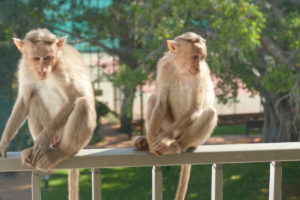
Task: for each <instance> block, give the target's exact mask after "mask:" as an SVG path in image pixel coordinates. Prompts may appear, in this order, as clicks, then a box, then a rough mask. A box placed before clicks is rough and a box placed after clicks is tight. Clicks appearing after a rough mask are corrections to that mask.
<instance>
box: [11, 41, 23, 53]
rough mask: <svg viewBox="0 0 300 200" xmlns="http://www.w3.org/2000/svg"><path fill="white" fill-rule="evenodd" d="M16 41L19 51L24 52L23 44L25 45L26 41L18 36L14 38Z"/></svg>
mask: <svg viewBox="0 0 300 200" xmlns="http://www.w3.org/2000/svg"><path fill="white" fill-rule="evenodd" d="M13 40H14V43H15V45H16V47H17V48H18V49H19V51H20V52H21V53H22V51H23V46H24V42H23V41H22V40H20V39H18V38H13Z"/></svg>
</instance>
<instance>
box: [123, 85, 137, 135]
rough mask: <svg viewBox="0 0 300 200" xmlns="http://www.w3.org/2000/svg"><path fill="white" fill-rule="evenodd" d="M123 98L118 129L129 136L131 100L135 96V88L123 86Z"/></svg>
mask: <svg viewBox="0 0 300 200" xmlns="http://www.w3.org/2000/svg"><path fill="white" fill-rule="evenodd" d="M123 94H124V99H123V102H122V108H121V127H120V131H121V132H125V133H127V134H128V137H129V138H131V134H132V127H131V122H132V109H133V101H134V97H135V88H133V89H132V88H125V89H123Z"/></svg>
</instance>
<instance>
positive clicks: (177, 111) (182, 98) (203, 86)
mask: <svg viewBox="0 0 300 200" xmlns="http://www.w3.org/2000/svg"><path fill="white" fill-rule="evenodd" d="M168 101H169V103H170V109H171V111H172V114H173V117H174V118H175V120H176V119H178V118H180V117H181V116H182V115H183V114H184V113H185V112H186V111H187V110H188V109H190V108H191V107H190V106H191V105H192V104H195V103H196V104H197V105H198V106H197V107H198V109H199V110H198V111H199V112H201V110H202V109H203V108H205V107H208V106H213V104H214V91H213V84H212V81H211V79H210V78H204V79H202V78H200V77H197V78H196V77H193V78H192V77H190V78H187V77H185V78H181V79H179V80H177V81H176V82H175V83H173V84H171V87H170V88H169V95H168ZM194 108H195V107H194Z"/></svg>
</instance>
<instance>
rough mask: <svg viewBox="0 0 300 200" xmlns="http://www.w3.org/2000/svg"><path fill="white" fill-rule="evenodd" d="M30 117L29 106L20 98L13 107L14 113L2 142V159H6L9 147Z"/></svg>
mask: <svg viewBox="0 0 300 200" xmlns="http://www.w3.org/2000/svg"><path fill="white" fill-rule="evenodd" d="M27 115H28V105H26V104H25V102H24V99H23V98H22V97H18V99H17V100H16V103H15V105H14V107H13V110H12V113H11V115H10V117H9V119H8V121H7V123H6V126H5V129H4V132H3V135H2V138H1V142H0V153H1V155H2V157H6V152H7V149H8V147H9V144H10V142H11V140H12V139H13V138H14V136H15V135H16V133H17V131H18V130H19V128H20V127H21V126H22V124H23V123H24V121H25V119H26V117H27Z"/></svg>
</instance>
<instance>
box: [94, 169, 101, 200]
mask: <svg viewBox="0 0 300 200" xmlns="http://www.w3.org/2000/svg"><path fill="white" fill-rule="evenodd" d="M101 199H102V194H101V174H100V169H92V200H101Z"/></svg>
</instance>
